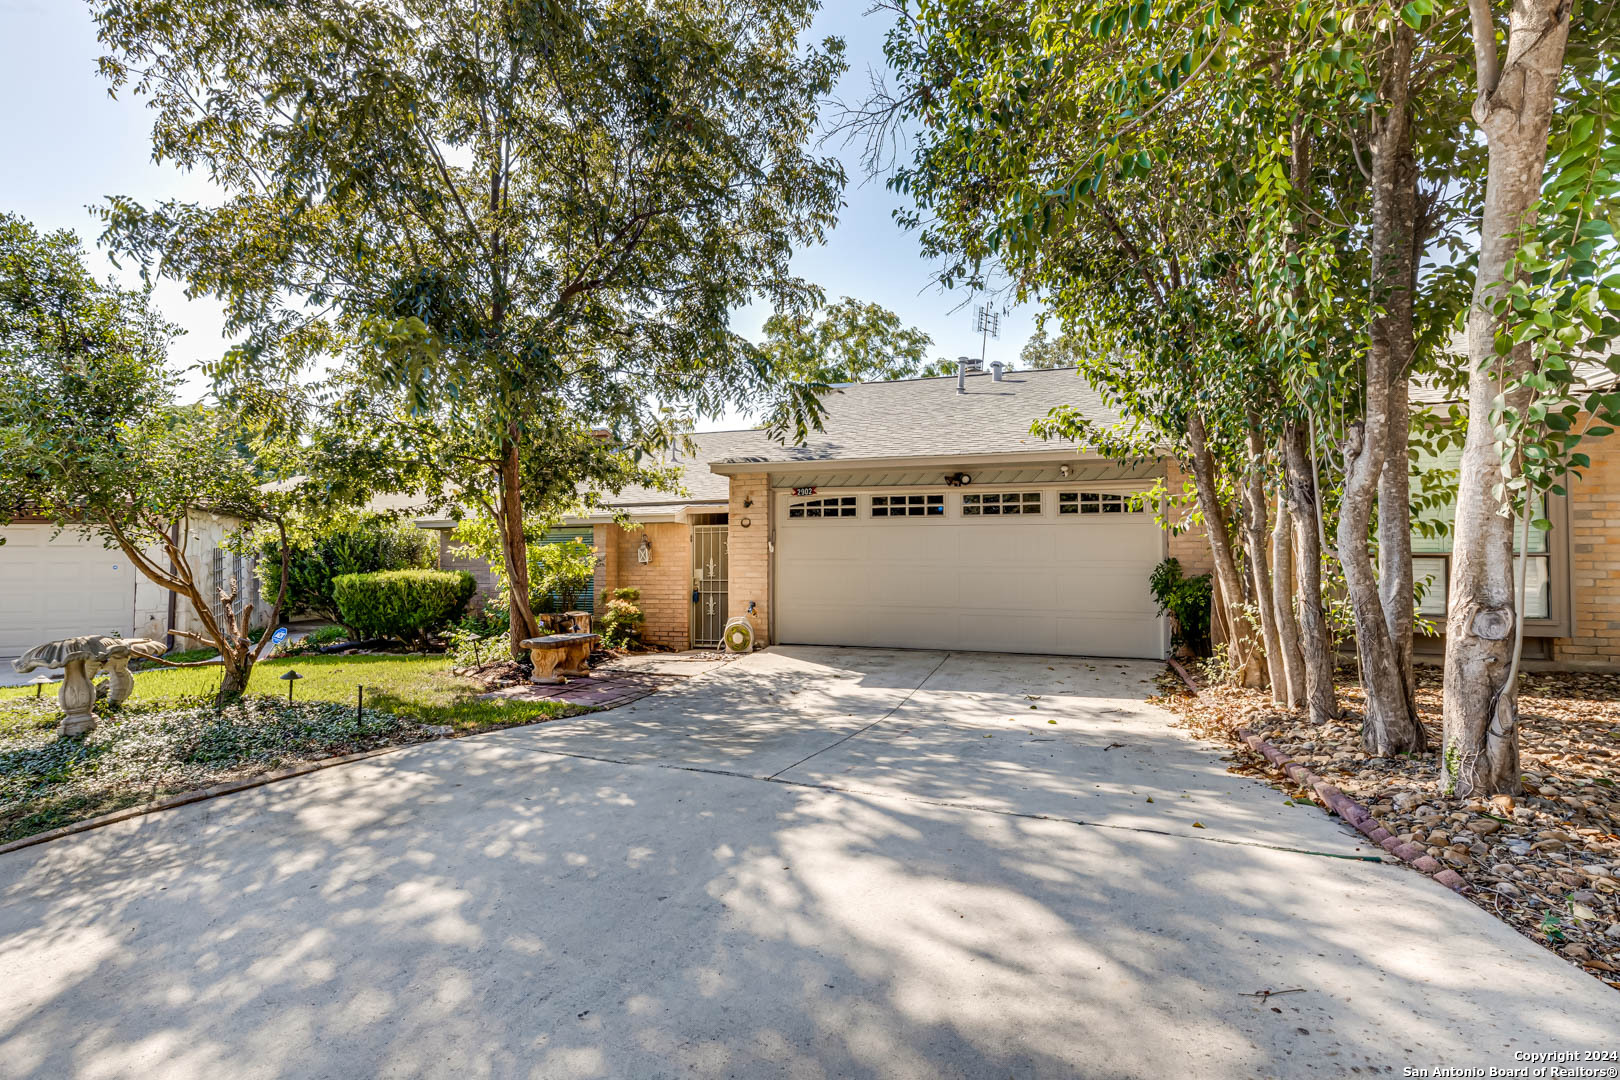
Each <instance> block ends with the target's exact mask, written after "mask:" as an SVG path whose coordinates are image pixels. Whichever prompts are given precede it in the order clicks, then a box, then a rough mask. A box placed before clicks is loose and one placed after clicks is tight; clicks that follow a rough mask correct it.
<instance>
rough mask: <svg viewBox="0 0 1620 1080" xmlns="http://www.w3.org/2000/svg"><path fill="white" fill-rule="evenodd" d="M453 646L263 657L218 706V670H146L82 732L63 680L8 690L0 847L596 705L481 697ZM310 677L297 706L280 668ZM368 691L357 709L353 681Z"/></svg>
mask: <svg viewBox="0 0 1620 1080" xmlns="http://www.w3.org/2000/svg"><path fill="white" fill-rule="evenodd" d="M449 668H450V661H449V660H448V659H446V658H445V657H442V656H316V657H292V658H288V659H281V660H269V661H264V662H262V663H260V664H258V665H257V666H255V668H254V670H253V678H252V680H251V682H250V683H249V686H248V691H249V693H248V696H247V697H246V698H245V699H244V700H243V701H242V702H241V703H239V704H236V705H231V706H228V707H226V708H224V709H220V708H217V707H216V705H215V703H214V700H213V698H214V694H215V692H216V691H217V690H218V687H219V679H220V668H219V667H217V666H209V667H198V668H163V669H158V670H155V671H146V672H141V673H140V674H138V675H136V676H135V695H134V697H132V698H131V699H130V700H129V702H128V703H127V704H126V705H125V707H124V709H123V710H122V711H121V712H117V713H105V712H103V713H102V714H101V716H100V720H99V723H98V724H97V726H96V730H95V731H93V732H91V733H90V735H88V736H87V737H85V738H83V739H63V738H60V737H58V736H57V735H56V722H57V720H58V719H59V716H60V713H59V710H58V709H57V707H56V700H55V694H54V689H55V688H54V687H46V693H45V694H44V695H43V699H42V700H39V701H36V700H35V691H34V689H33V688H31V687H16V688H7V689H0V843H4V842H7V841H11V840H16V839H20V838H21V837H24V836H30V835H32V834H34V833H38V832H43V831H45V830H47V829H53V828H56V827H58V826H61V825H66V824H69V823H71V822H74V821H80V820H83V819H84V818H88V817H94V816H96V815H97V814H105V813H110V812H112V811H114V810H119V809H122V808H124V807H126V806H133V805H136V804H138V803H143V802H149V801H151V800H153V799H159V798H162V797H164V796H166V795H172V794H177V793H179V792H184V791H190V790H194V789H196V788H200V787H207V786H210V785H213V784H218V783H222V782H225V781H228V780H236V779H242V778H246V777H250V776H254V775H257V774H260V773H264V772H271V771H275V770H277V769H284V768H288V767H291V766H294V765H297V764H300V763H303V762H309V761H315V760H319V759H321V758H326V757H333V756H336V755H341V754H351V753H356V752H358V751H362V750H371V749H376V748H379V747H384V746H395V745H402V744H407V743H413V742H420V741H422V740H424V739H430V738H434V737H435V736H436V734H438V733H437V732H435V731H434V730H431V729H430V728H431V727H438V726H448V727H450V728H453V729H454V731H455V733H456V734H466V733H471V732H476V731H484V730H488V729H491V728H497V727H509V726H513V725H518V724H529V723H534V722H536V721H540V720H550V719H554V718H557V717H562V716H572V715H575V714H577V713H581V712H588V711H590V710H588V709H586V708H583V707H581V706H577V705H569V704H565V703H559V702H554V701H524V702H510V703H508V702H502V701H479V700H477V699H476V695H477V694H479V693H481V692H482V691H483V687H482V685H480V684H479V683H477V682H475V681H473V680H472V679H467V678H462V677H460V676H455V675H452V674H450V671H449ZM288 669H295V670H297V671H298V673H299V674H300V675H302V676H303V678H302V679H300V680H298V682H297V683H296V684H295V686H294V689H293V694H294V704H293V705H291V706H288V704H287V683H286V682H283V681H282V680H281V679H280V676H281V675H282V674H283V673H285V672H286V671H287V670H288ZM356 685H364V686H365V688H366V695H365V710H364V713H363V714H362V715H361V716H360V717H359V718H357V717H356V716H355V687H356Z"/></svg>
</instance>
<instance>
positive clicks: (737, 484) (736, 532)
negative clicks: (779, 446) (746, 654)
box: [726, 473, 771, 646]
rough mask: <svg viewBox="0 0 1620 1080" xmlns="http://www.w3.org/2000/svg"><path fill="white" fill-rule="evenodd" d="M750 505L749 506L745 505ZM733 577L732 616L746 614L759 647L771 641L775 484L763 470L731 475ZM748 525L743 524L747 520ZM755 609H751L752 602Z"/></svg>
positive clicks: (729, 593) (729, 544)
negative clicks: (772, 506)
mask: <svg viewBox="0 0 1620 1080" xmlns="http://www.w3.org/2000/svg"><path fill="white" fill-rule="evenodd" d="M745 504H746V505H745ZM726 510H727V520H728V521H729V522H730V523H731V527H730V529H729V531H728V532H727V536H726V546H727V554H726V557H727V560H728V565H729V567H730V580H729V581H728V582H727V583H726V596H727V601H728V606H729V614H728V616H727V618H728V619H734V618H737V617H738V616H743V617H745V618H747V619H748V621H749V623H750V624H751V625H752V626H753V628H754V644H755V645H756V646H761V645H768V644H770V632H771V631H770V626H771V551H770V545H771V484H770V477H769V476H766V475H765V474H763V473H751V474H749V475H747V476H733V477H732V478H731V499H730V502H729V504H728V505H727V507H726ZM745 519H746V520H747V521H748V526H747V527H746V528H744V527H743V524H742V523H743V521H744V520H745ZM750 603H752V604H753V605H754V610H753V611H752V612H750V611H749V610H748V605H749V604H750Z"/></svg>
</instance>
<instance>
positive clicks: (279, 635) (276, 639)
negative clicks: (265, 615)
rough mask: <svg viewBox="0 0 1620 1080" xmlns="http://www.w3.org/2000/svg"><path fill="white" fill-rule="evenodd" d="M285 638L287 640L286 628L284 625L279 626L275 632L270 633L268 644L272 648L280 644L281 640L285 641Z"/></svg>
mask: <svg viewBox="0 0 1620 1080" xmlns="http://www.w3.org/2000/svg"><path fill="white" fill-rule="evenodd" d="M286 640H287V628H286V627H285V626H283V627H280V628H279V629H277V630H276V632H275V633H273V634H271V635H270V645H271V647H272V648H274V647H275V646H277V645H280V644H281V643H282V642H283V641H286Z"/></svg>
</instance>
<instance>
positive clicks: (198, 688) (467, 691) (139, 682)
mask: <svg viewBox="0 0 1620 1080" xmlns="http://www.w3.org/2000/svg"><path fill="white" fill-rule="evenodd" d="M288 669H293V670H296V671H297V672H298V674H300V675H302V676H303V678H301V679H299V680H298V682H297V684H296V685H295V686H294V687H293V698H294V700H297V701H336V702H339V703H343V704H350V705H352V704H354V698H355V686H356V685H357V684H358V685H364V686H365V688H366V707H367V708H377V709H383V710H387V711H388V712H393V713H397V714H399V715H400V716H406V717H410V718H411V719H413V720H419V721H421V722H422V723H424V724H449V725H451V726H453V727H454V728H455V729H456V732H457V733H458V734H461V733H467V732H473V731H482V730H486V729H488V728H494V727H509V726H511V725H513V724H528V723H533V722H534V721H536V720H549V719H552V718H554V717H558V716H571V715H574V714H575V713H579V712H584V711H587V710H584V709H582V708H580V707H579V706H576V705H565V704H561V703H557V702H551V701H526V702H503V701H478V700H476V695H477V694H480V693H482V692H483V687H482V686H480V685H479V684H478V683H476V682H474V681H473V680H472V679H467V678H462V677H460V676H456V675H452V674H450V660H449V659H448V658H447V657H443V656H293V657H286V658H283V659H279V660H261V661H260V662H259V663H257V664H255V665H254V667H253V676H252V678H251V679H250V680H249V682H248V693H249V694H269V695H273V696H276V697H280V698H282V699H285V698H286V696H287V684H286V683H285V682H283V681H282V680H281V676H282V675H283V674H285V673H286V672H287V671H288ZM221 670H222V669H221V668H220V667H219V665H217V664H212V665H208V666H205V667H194V668H157V669H154V670H152V671H143V672H140V673H138V674H137V675H136V676H135V694H134V697H133V698H131V699H130V703H131V704H132V705H136V704H140V703H144V702H162V701H181V700H184V699H186V698H198V697H206V698H212V697H213V695H214V694H215V693H217V692H218V690H219V679H220V673H221ZM53 693H55V689H54V687H46V688H45V694H46V697H49V696H50V695H51V694H53ZM33 694H34V690H33V688H32V687H8V688H5V689H0V705H3V703H4V702H6V701H8V700H15V699H18V698H25V697H32V696H33Z"/></svg>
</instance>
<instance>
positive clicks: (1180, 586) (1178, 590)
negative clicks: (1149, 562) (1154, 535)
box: [1148, 558, 1212, 656]
mask: <svg viewBox="0 0 1620 1080" xmlns="http://www.w3.org/2000/svg"><path fill="white" fill-rule="evenodd" d="M1148 588H1149V589H1151V590H1152V591H1153V599H1155V600H1157V601H1158V602H1159V614H1160V615H1169V616H1170V617H1171V618H1173V619H1175V621H1176V626H1175V631H1174V632H1173V633H1172V634H1171V637H1170V642H1171V644H1173V645H1179V646H1183V647H1185V648H1186V649H1187V650H1188V651H1189V652H1191V653H1192V654H1193V655H1195V656H1207V655H1209V607H1210V595H1211V588H1212V586H1211V584H1210V577H1209V575H1208V574H1199V575H1198V576H1197V577H1187V576H1186V575H1184V574H1183V573H1182V571H1181V562H1180V561H1179V560H1177V559H1175V558H1169V559H1166V560H1164V562H1162V563H1160V564H1159V565H1158V566H1155V567H1154V568H1153V573H1152V575H1151V576H1150V577H1149V578H1148Z"/></svg>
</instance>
